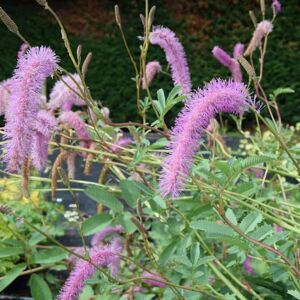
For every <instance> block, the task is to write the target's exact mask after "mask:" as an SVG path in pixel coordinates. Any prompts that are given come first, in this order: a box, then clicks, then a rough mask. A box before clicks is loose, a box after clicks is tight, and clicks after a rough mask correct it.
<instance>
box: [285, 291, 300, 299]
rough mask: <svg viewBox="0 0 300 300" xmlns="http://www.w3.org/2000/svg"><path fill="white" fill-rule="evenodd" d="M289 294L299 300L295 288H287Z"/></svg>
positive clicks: (299, 295)
mask: <svg viewBox="0 0 300 300" xmlns="http://www.w3.org/2000/svg"><path fill="white" fill-rule="evenodd" d="M287 293H288V294H289V295H291V296H293V297H294V298H296V299H298V300H300V292H299V291H296V290H288V292H287Z"/></svg>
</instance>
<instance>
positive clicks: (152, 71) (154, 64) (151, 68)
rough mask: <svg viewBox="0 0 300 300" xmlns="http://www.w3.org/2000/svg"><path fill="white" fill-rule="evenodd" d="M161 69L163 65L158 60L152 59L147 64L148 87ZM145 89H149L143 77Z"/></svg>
mask: <svg viewBox="0 0 300 300" xmlns="http://www.w3.org/2000/svg"><path fill="white" fill-rule="evenodd" d="M160 71H161V66H160V63H159V62H158V61H150V62H148V63H147V65H146V78H147V83H148V87H149V86H150V85H151V82H152V80H153V79H154V77H155V75H156V74H157V73H159V72H160ZM142 87H143V90H146V89H147V85H146V81H145V78H144V77H143V81H142Z"/></svg>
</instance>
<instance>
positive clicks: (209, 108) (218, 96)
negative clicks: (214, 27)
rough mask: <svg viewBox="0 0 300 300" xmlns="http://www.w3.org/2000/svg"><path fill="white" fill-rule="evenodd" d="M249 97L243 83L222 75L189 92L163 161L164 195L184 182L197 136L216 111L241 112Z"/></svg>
mask: <svg viewBox="0 0 300 300" xmlns="http://www.w3.org/2000/svg"><path fill="white" fill-rule="evenodd" d="M248 101H249V100H248V92H247V88H246V86H245V85H244V84H243V83H240V82H232V81H226V80H221V79H213V80H212V81H211V82H209V83H208V84H207V85H206V86H205V87H204V88H203V89H198V90H197V91H196V92H194V93H192V94H191V95H190V96H189V98H188V99H187V101H186V102H185V107H184V108H183V110H182V111H181V113H180V114H179V116H178V117H177V120H176V122H175V126H174V128H173V129H172V131H171V141H170V142H169V145H168V147H169V149H170V154H169V155H168V156H166V157H165V159H164V161H163V168H162V174H161V176H160V182H159V185H160V191H161V194H162V195H163V196H166V195H171V196H172V197H173V198H175V197H177V196H178V195H179V193H180V191H181V190H182V189H183V187H184V186H185V183H186V180H187V177H188V174H189V171H190V169H191V167H192V164H193V157H194V155H195V154H196V152H197V150H198V148H199V139H200V137H201V134H202V132H203V131H204V130H205V129H207V127H208V125H209V123H210V121H211V119H213V118H214V117H215V115H216V114H217V113H219V112H226V113H233V114H237V115H241V114H242V113H243V112H244V111H245V110H246V109H247V106H248Z"/></svg>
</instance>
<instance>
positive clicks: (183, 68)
mask: <svg viewBox="0 0 300 300" xmlns="http://www.w3.org/2000/svg"><path fill="white" fill-rule="evenodd" d="M149 40H150V43H151V44H154V45H158V46H160V47H161V48H162V49H163V50H164V52H165V55H166V59H167V61H168V63H169V64H170V66H171V73H172V79H173V82H174V85H181V86H182V89H181V92H180V93H181V94H188V93H189V92H190V91H191V89H192V84H191V78H190V71H189V68H188V63H187V60H186V55H185V51H184V49H183V46H182V44H181V43H180V41H179V40H178V38H177V37H176V35H175V33H174V32H173V31H172V30H170V29H169V28H166V27H162V26H157V27H154V28H153V31H152V32H150V35H149Z"/></svg>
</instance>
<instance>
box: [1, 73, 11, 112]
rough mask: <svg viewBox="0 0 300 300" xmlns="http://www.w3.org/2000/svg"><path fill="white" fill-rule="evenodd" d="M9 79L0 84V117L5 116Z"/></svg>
mask: <svg viewBox="0 0 300 300" xmlns="http://www.w3.org/2000/svg"><path fill="white" fill-rule="evenodd" d="M10 84H11V79H7V80H4V81H2V82H1V83H0V116H2V115H4V114H5V111H6V107H7V103H8V99H9V94H10Z"/></svg>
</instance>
